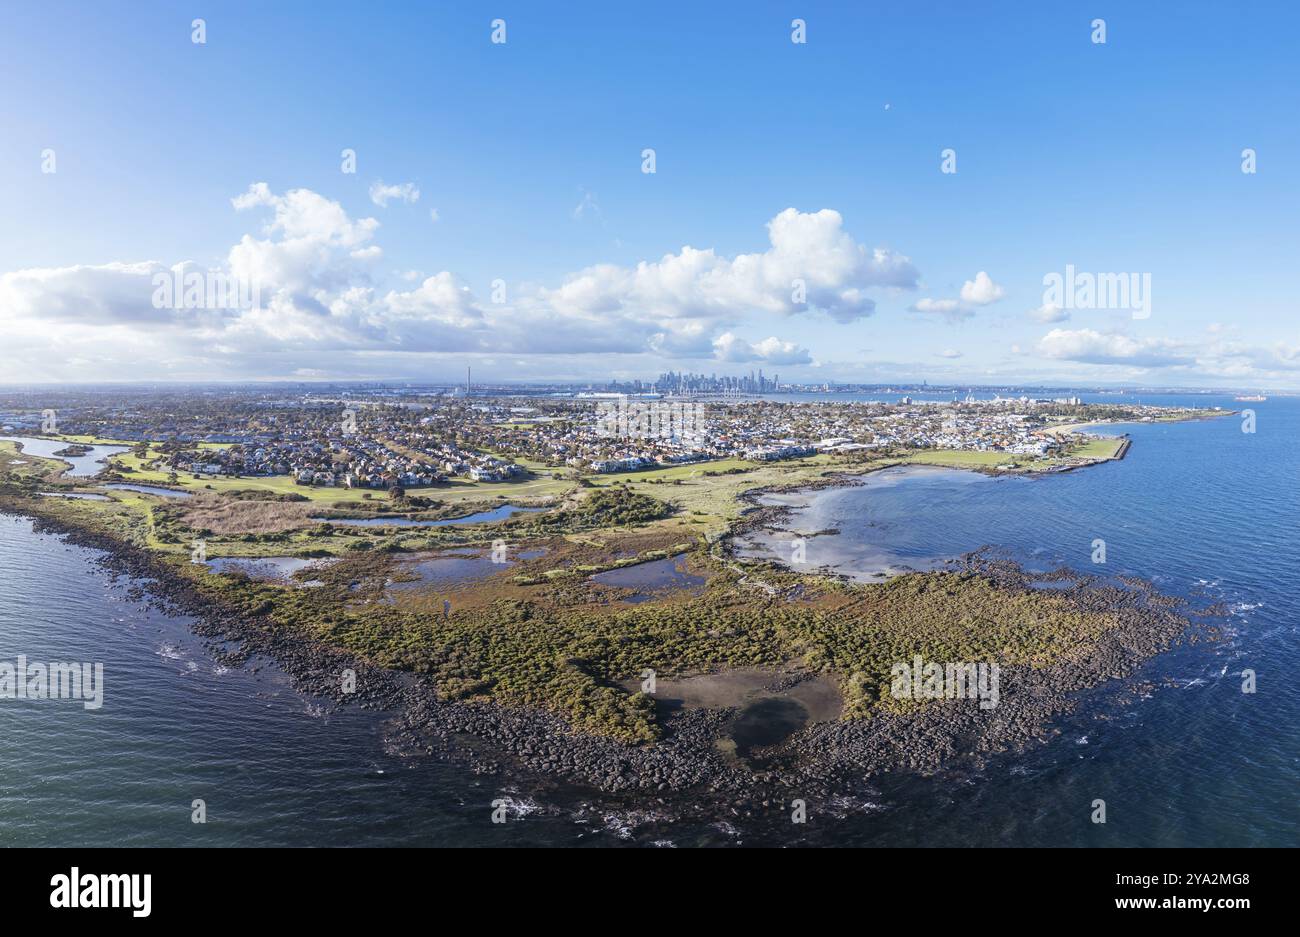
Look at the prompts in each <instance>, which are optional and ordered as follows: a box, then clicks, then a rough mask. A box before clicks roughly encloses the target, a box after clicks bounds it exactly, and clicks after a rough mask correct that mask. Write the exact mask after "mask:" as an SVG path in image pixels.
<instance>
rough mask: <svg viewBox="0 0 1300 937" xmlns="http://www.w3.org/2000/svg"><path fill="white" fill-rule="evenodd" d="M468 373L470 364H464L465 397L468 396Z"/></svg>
mask: <svg viewBox="0 0 1300 937" xmlns="http://www.w3.org/2000/svg"><path fill="white" fill-rule="evenodd" d="M469 373H470V366H469V365H465V396H466V397H468V396H469Z"/></svg>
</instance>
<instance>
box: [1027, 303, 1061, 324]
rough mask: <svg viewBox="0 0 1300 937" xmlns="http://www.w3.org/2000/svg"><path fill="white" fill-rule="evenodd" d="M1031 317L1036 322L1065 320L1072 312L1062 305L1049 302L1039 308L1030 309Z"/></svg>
mask: <svg viewBox="0 0 1300 937" xmlns="http://www.w3.org/2000/svg"><path fill="white" fill-rule="evenodd" d="M1029 318H1031V319H1033V320H1035V321H1036V322H1064V321H1066V320H1067V319H1069V318H1070V313H1069V311H1067V310H1065V309H1062V308H1061V307H1060V306H1056V305H1053V304H1052V303H1047V304H1045V305H1042V306H1039V307H1038V308H1037V309H1031V310H1029Z"/></svg>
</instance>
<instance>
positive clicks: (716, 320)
mask: <svg viewBox="0 0 1300 937" xmlns="http://www.w3.org/2000/svg"><path fill="white" fill-rule="evenodd" d="M231 204H232V206H233V207H234V208H235V209H237V210H238V211H241V212H250V213H251V212H260V213H262V214H264V215H265V221H264V222H263V223H262V224H260V225H259V226H258V228H259V229H260V230H257V232H256V233H250V234H245V235H244V236H243V237H241V238H240V239H239V241H238V243H236V244H235V245H234V246H232V247H231V248H230V250H229V252H228V255H227V258H226V262H225V264H224V265H223V266H222V267H221V268H219V269H218V270H217V271H215V273H219V274H221V275H223V276H229V277H232V278H242V279H246V280H247V281H249V282H251V283H253V284H255V285H256V287H257V289H258V291H259V294H260V300H261V302H260V305H258V306H257V307H256V308H247V309H245V308H234V307H233V305H232V306H231V307H229V308H226V307H223V308H218V309H203V308H200V309H185V308H181V309H174V308H166V309H155V308H154V305H153V303H152V301H151V299H152V290H153V285H152V281H153V277H154V276H156V275H157V274H159V273H166V272H170V271H179V272H180V273H181V274H184V273H186V272H200V273H211V272H213V271H205V270H204V269H203V268H200V267H198V266H196V265H194V264H192V263H182V264H178V265H176V266H175V267H174V268H172V267H167V266H166V265H164V264H163V263H161V262H158V261H144V262H139V263H120V262H114V263H108V264H103V265H76V266H69V267H60V268H44V269H29V270H17V271H13V272H10V273H6V274H3V275H0V329H2V330H3V334H4V335H5V336H6V339H7V340H8V341H9V344H10V347H12V348H13V349H14V353H15V354H19V355H27V356H29V357H30V358H32V360H34V361H37V362H40V363H41V364H33V365H31V366H30V368H29V370H30V371H31V372H32V373H41V374H45V371H42V370H40V368H41V367H44V363H48V364H49V367H50V368H51V369H53V370H52V371H51V373H54V371H57V368H56V366H55V363H56V362H57V363H59V364H58V367H63V366H64V365H67V366H68V367H70V366H71V365H70V364H68V363H69V362H73V361H78V360H83V361H91V362H98V364H95V365H93V366H92V367H91V368H90V369H89V370H86V369H84V368H83V369H82V370H80V371H79V372H78V373H77V374H76V375H75V376H80V377H86V378H90V377H117V378H125V377H167V376H176V377H185V378H187V379H192V378H207V377H231V378H233V377H238V376H242V375H257V376H272V377H274V376H285V375H291V374H295V373H302V374H312V375H317V374H320V375H327V374H328V375H336V376H373V375H375V374H376V373H378V375H379V376H383V375H384V374H385V373H386V372H385V370H384V369H385V367H386V366H387V365H384V364H381V362H388V363H390V364H391V362H393V361H394V360H398V361H400V360H405V359H404V358H403V357H402V356H409V355H412V354H417V355H438V354H456V355H463V354H475V355H502V356H509V357H510V360H517V358H518V356H568V358H570V359H573V360H578V359H580V358H581V357H582V356H583V355H593V354H601V355H622V356H628V358H629V359H632V358H637V359H638V360H639V361H641V362H642V363H641V364H638V365H637V366H638V367H643V366H646V365H645V364H644V362H652V361H654V360H655V359H656V358H659V359H660V360H662V359H663V358H679V359H689V358H698V359H710V358H712V359H715V360H723V361H728V362H742V361H743V362H762V363H768V364H772V365H778V364H779V365H800V364H808V363H810V362H811V361H812V357H811V354H810V353H809V351H808V350H807V349H806V348H804V347H802V346H800V345H798V344H797V343H796V342H793V341H788V340H785V339H782V338H779V337H777V336H771V337H768V338H765V339H763V340H761V341H753V342H750V341H747V340H745V339H742V338H740V337H739V334H738V332H739V329H738V327H739V326H742V325H747V324H750V325H752V323H753V321H754V319H755V317H756V316H761V315H763V314H764V313H775V314H778V315H786V316H791V315H796V314H806V313H807V311H809V310H813V311H816V312H819V313H821V314H825V315H826V316H828V317H830V318H832V319H836V320H839V321H844V322H848V321H852V320H854V319H857V318H860V317H861V316H864V315H867V314H869V313H870V312H871V311H872V310H873V309H874V302H873V301H872V299H871V298H870V297H869V296H868V295H867V292H868V291H870V290H872V289H906V288H911V287H914V286H915V283H916V278H917V273H916V270H915V268H913V267H912V265H911V262H910V261H909V260H908V259H907V258H906V257H903V256H901V255H898V254H895V253H893V252H891V251H889V250H885V249H879V248H877V249H871V248H866V247H864V246H862V245H861V244H859V243H857V242H856V241H854V240H853V239H852V238H851V237H849V236H848V235H847V234H846V233H845V232H844V231H843V230H842V221H841V218H840V216H839V214H838V213H837V212H834V211H830V210H823V211H819V212H815V213H811V214H802V213H800V212H797V211H795V210H794V209H788V210H786V211H783V212H781V213H780V214H778V215H777V216H775V217H774V218H773V219H772V221H771V223H770V224H769V225H768V236H769V242H770V246H769V247H768V249H766V250H765V251H762V252H759V253H751V254H739V255H736V256H732V257H725V256H721V255H719V254H717V253H716V252H714V251H713V250H702V249H696V248H692V247H684V248H682V250H681V251H679V252H677V253H673V254H668V255H666V256H664V257H662V258H660V259H659V260H657V261H646V262H642V263H639V264H637V265H635V266H632V267H623V266H616V265H608V264H605V265H597V266H593V267H589V268H587V269H585V270H581V271H579V272H577V273H575V274H573V275H571V276H568V277H565V278H564V279H563V280H562V281H561V282H560V284H559V285H558V286H556V287H554V288H546V287H538V286H532V287H529V286H519V287H517V288H514V289H512V290H511V301H510V302H509V303H502V304H498V303H492V302H488V301H487V300H486V298H480V297H478V296H476V295H475V293H474V291H473V290H472V289H471V287H470V285H469V284H467V283H465V282H462V281H461V280H460V279H459V278H457V277H456V276H455V275H454V274H453V273H451V272H449V271H442V272H439V273H435V274H433V275H431V276H425V275H424V274H422V273H419V272H417V271H411V270H408V271H406V272H405V273H402V272H394V273H393V277H394V281H395V282H399V283H402V281H405V282H404V283H402V286H401V288H398V289H389V290H380V289H377V288H376V286H375V280H376V277H375V274H376V272H377V266H376V265H377V263H378V262H379V261H380V260H381V259H382V258H383V256H384V254H383V249H382V248H381V247H380V245H379V244H378V243H377V242H376V240H377V239H376V235H377V233H378V231H379V227H380V226H379V222H378V221H376V220H375V219H374V218H353V217H351V216H349V214H348V213H347V212H346V211H345V210H344V209H343V208H342V206H341V205H340V204H339V203H338V202H336V201H334V200H332V199H329V198H326V197H324V196H322V195H320V194H318V193H315V192H312V191H310V190H307V189H291V190H288V191H287V192H283V193H277V192H274V191H272V190H271V188H270V187H269V186H268V185H267V184H265V183H260V182H259V183H254V184H253V185H250V186H249V188H248V189H247V191H245V192H243V193H241V194H240V195H238V196H236V197H235V198H233V199H232V200H231ZM795 278H802V279H803V280H804V283H805V285H806V290H807V299H808V302H807V304H806V305H800V304H798V303H796V302H794V301H793V299H792V295H791V290H792V285H791V281H792V280H794V279H795ZM142 355H143V356H144V357H142ZM376 369H378V370H377V372H376ZM417 370H418V369H417ZM69 376H73V375H69ZM42 379H48V378H42Z"/></svg>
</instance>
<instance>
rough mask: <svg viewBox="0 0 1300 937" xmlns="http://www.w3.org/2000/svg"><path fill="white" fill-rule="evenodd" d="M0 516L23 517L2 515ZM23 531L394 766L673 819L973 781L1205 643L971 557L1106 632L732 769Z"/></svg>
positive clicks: (671, 734) (694, 717)
mask: <svg viewBox="0 0 1300 937" xmlns="http://www.w3.org/2000/svg"><path fill="white" fill-rule="evenodd" d="M838 483H839V484H842V483H843V482H842V480H841V481H839V482H838ZM805 487H806V486H805ZM0 510H7V511H8V512H10V513H23V514H27V515H29V516H30V514H31V513H33V512H31V511H27V510H24V509H23V508H22V507H19V508H15V507H13V506H10V507H8V508H5V507H3V506H0ZM37 529H38V530H40V531H47V532H54V533H59V534H63V535H66V536H67V538H68V540H69V542H71V543H74V544H77V545H82V546H86V547H91V548H94V549H96V550H101V551H103V552H104V556H103V558H102V562H103V564H104V565H105V566H106V568H108V569H109V570H110V571H111V572H113V573H114V574H117V575H123V576H129V577H131V578H133V579H134V580H137V583H136V585H135V587H134V588H135V592H136V593H137V595H138V596H139V597H141V598H144V597H146V596H147V597H148V598H150V599H152V600H154V601H155V602H157V603H158V604H159V605H160V606H161V607H162V608H163V609H164V610H165V611H167V612H168V613H171V614H177V615H185V616H188V617H189V618H190V619H191V620H192V626H191V627H192V629H193V630H194V632H195V633H196V634H198V635H200V636H201V637H203V638H205V639H206V641H207V644H208V646H209V648H210V650H211V653H212V654H213V656H214V657H215V658H216V659H217V660H218V661H220V662H222V663H224V664H227V665H244V666H255V665H254V664H252V663H251V662H252V661H253V660H254V659H255V658H257V657H264V658H267V659H269V660H272V661H274V662H275V664H276V665H277V666H278V667H279V668H280V669H281V670H282V671H283V672H284V673H285V674H287V675H288V676H289V677H290V679H291V680H292V682H293V685H294V687H295V688H296V689H297V690H298V691H299V692H301V693H304V694H306V695H309V696H312V697H316V698H318V699H322V700H329V701H331V702H332V703H333V704H335V705H345V704H354V705H360V706H362V707H365V708H367V709H371V710H374V711H376V712H377V713H380V714H382V716H383V717H384V718H385V719H386V736H387V744H388V746H389V748H390V749H391V750H392V751H393V752H395V753H396V754H399V755H404V756H410V757H418V756H422V755H424V756H435V757H439V758H442V759H445V760H448V761H451V762H455V763H458V764H461V765H463V766H465V767H466V768H467V769H468V770H471V771H473V772H475V773H479V774H491V775H503V774H504V775H507V776H509V777H511V778H514V779H520V780H529V781H534V782H539V783H561V782H563V783H569V784H574V785H579V786H581V787H584V788H590V789H594V790H595V791H599V792H601V793H602V794H604V795H609V796H611V797H616V798H617V797H628V798H635V799H636V802H638V803H646V802H647V801H648V800H653V801H654V802H656V803H658V804H659V805H660V806H661V807H663V808H664V809H665V810H668V811H670V812H673V813H676V814H680V815H688V814H689V815H699V816H710V817H713V816H727V815H731V816H743V815H751V814H753V813H755V812H762V811H764V810H766V809H768V808H770V807H772V806H773V805H784V804H785V803H786V802H787V801H788V800H789V799H791V798H795V797H798V798H802V799H804V800H805V801H807V802H809V803H812V802H813V801H814V800H825V801H829V800H831V799H833V798H836V797H839V796H842V795H849V794H852V793H855V792H856V791H858V790H859V789H862V788H863V787H864V785H865V782H866V780H867V779H869V778H870V777H871V776H873V775H875V774H878V773H880V772H885V771H912V772H919V773H924V774H929V773H935V772H939V771H947V770H950V769H959V768H960V767H961V766H963V765H965V764H969V765H971V766H972V767H978V765H979V764H980V763H981V762H982V761H983V760H985V759H987V758H988V757H990V756H992V755H993V754H995V753H998V752H1006V751H1016V750H1020V749H1023V748H1024V747H1026V746H1028V745H1031V744H1035V743H1039V742H1041V741H1043V740H1046V739H1049V738H1050V737H1051V735H1052V734H1053V729H1052V722H1053V720H1054V719H1056V718H1058V717H1060V716H1061V715H1063V714H1066V713H1069V712H1072V711H1074V710H1075V709H1076V708H1077V707H1078V706H1080V705H1081V703H1083V702H1085V701H1086V700H1087V699H1088V698H1089V696H1090V691H1093V690H1096V689H1097V688H1099V687H1103V686H1108V685H1109V686H1115V685H1116V682H1117V681H1119V682H1121V683H1124V685H1122V686H1116V688H1117V689H1119V690H1120V691H1121V694H1122V693H1132V692H1135V691H1136V690H1140V689H1144V688H1145V685H1144V686H1142V687H1134V686H1132V685H1131V684H1130V683H1126V682H1124V681H1123V678H1126V677H1130V676H1132V675H1133V674H1134V673H1135V672H1136V671H1137V670H1138V669H1139V668H1140V667H1141V666H1142V664H1143V663H1144V662H1146V661H1148V660H1150V659H1151V658H1152V657H1154V656H1155V655H1157V654H1159V653H1161V652H1162V651H1164V650H1166V649H1168V648H1169V647H1171V646H1172V645H1173V644H1175V643H1176V642H1178V641H1179V640H1180V639H1183V638H1185V637H1187V636H1188V634H1189V629H1190V630H1192V631H1196V632H1197V634H1196V636H1197V637H1200V636H1204V635H1207V636H1211V637H1212V636H1213V629H1207V628H1202V629H1199V630H1198V629H1197V628H1196V626H1194V625H1193V624H1192V623H1191V622H1190V621H1189V619H1188V618H1186V617H1184V615H1183V614H1180V611H1181V608H1180V606H1181V602H1180V601H1179V600H1175V599H1172V598H1169V597H1166V596H1163V595H1161V594H1159V593H1158V592H1156V591H1155V590H1154V588H1152V587H1151V586H1150V585H1148V584H1145V583H1140V582H1136V581H1133V582H1125V583H1122V584H1120V585H1114V584H1107V583H1103V582H1100V581H1096V580H1094V579H1090V578H1088V577H1078V576H1076V575H1075V574H1073V573H1068V571H1064V570H1062V571H1057V572H1055V573H1050V574H1044V575H1037V574H1030V573H1027V572H1025V571H1024V570H1022V569H1021V568H1020V567H1018V566H1017V565H1016V564H1014V563H1011V562H1009V561H999V560H994V559H990V558H989V557H987V556H985V555H984V554H982V553H977V554H971V555H968V556H966V557H963V558H962V559H961V560H960V564H961V565H962V567H963V568H964V569H965V570H967V571H969V572H972V573H976V574H978V575H981V576H987V577H989V578H990V579H993V580H994V581H996V582H997V584H998V585H999V586H1001V587H1003V588H1008V589H1031V588H1034V587H1035V585H1036V584H1038V583H1044V582H1050V583H1054V584H1057V585H1065V586H1066V588H1062V589H1060V590H1058V594H1061V595H1064V596H1066V597H1068V599H1069V601H1070V602H1071V604H1072V605H1074V606H1075V607H1076V608H1078V609H1079V610H1083V611H1090V612H1096V613H1107V614H1108V615H1110V616H1111V617H1112V618H1113V619H1114V624H1113V626H1112V627H1111V628H1109V629H1108V631H1107V632H1106V633H1105V634H1104V635H1103V636H1102V637H1101V638H1100V640H1098V641H1097V642H1094V643H1093V644H1090V645H1089V647H1088V648H1087V649H1086V652H1081V653H1079V654H1077V655H1075V656H1073V657H1071V658H1069V659H1063V660H1059V661H1057V662H1054V663H1051V664H1050V665H1046V666H1041V667H1004V668H1003V670H1002V685H1001V702H1000V705H999V706H997V708H995V709H993V710H983V709H980V708H979V706H978V701H976V700H944V701H931V702H928V703H926V704H925V705H922V706H920V707H918V708H917V709H916V710H915V711H913V712H910V713H908V714H906V715H895V714H890V713H880V714H877V715H874V716H873V717H872V718H870V719H862V720H855V721H835V722H822V723H813V724H810V725H807V726H805V727H804V728H802V729H800V730H798V731H795V732H794V733H793V734H792V735H790V736H789V737H787V738H785V739H784V740H782V741H781V742H779V743H778V744H774V745H771V746H768V747H765V748H760V749H757V750H755V751H752V752H751V753H750V756H751V757H750V759H749V760H745V759H741V758H737V757H736V756H735V754H734V745H733V746H731V749H732V750H731V751H729V750H728V744H727V742H728V740H729V733H730V731H731V729H732V727H733V726H734V724H735V721H736V719H737V718H738V716H739V715H740V710H739V708H738V707H727V708H717V709H704V708H699V709H684V710H681V711H679V712H676V713H674V714H671V715H669V716H668V717H667V718H666V719H665V721H664V736H663V738H662V739H661V740H660V741H659V742H657V743H655V744H653V745H628V744H624V743H620V742H617V741H613V740H610V739H607V738H603V737H597V736H592V735H587V734H582V733H578V732H575V731H573V730H572V729H571V728H570V727H569V725H568V724H567V723H566V722H565V720H563V719H562V718H560V717H559V716H557V715H554V714H552V713H549V712H545V711H539V710H526V709H518V708H508V707H503V706H500V705H498V704H495V703H492V702H453V701H446V700H442V699H440V698H439V697H438V695H437V692H436V687H435V686H434V684H433V682H432V680H431V679H430V678H428V677H425V676H422V675H417V674H411V673H406V672H396V671H391V670H387V669H385V668H381V667H376V666H374V665H371V664H368V663H367V662H365V661H364V660H360V659H358V658H357V657H356V656H354V655H352V654H349V653H347V652H344V651H340V650H339V649H337V648H333V647H329V646H326V645H323V644H322V643H320V642H319V641H316V640H312V639H310V638H308V637H306V636H304V635H302V634H299V633H294V632H288V631H286V630H284V629H282V628H277V627H276V626H275V625H274V623H273V622H271V621H270V620H269V619H268V618H262V617H257V616H247V615H238V614H233V613H232V612H230V611H229V610H226V609H223V608H222V607H220V605H219V604H217V603H216V602H214V600H213V599H212V597H211V596H209V595H207V594H206V593H204V592H202V591H201V590H199V589H198V588H197V587H196V586H195V585H194V584H193V583H191V582H190V581H188V580H187V579H186V578H185V577H184V576H182V575H179V574H177V573H176V572H175V571H174V570H173V569H172V568H170V566H169V565H168V564H167V563H166V562H164V561H162V560H161V559H159V558H158V557H156V556H154V555H152V554H150V553H149V552H148V551H146V550H143V549H140V548H136V547H132V546H128V545H123V544H122V543H120V542H119V541H117V540H115V539H114V538H112V537H109V536H105V535H102V534H98V533H94V532H90V531H86V530H83V529H80V528H78V527H76V526H74V525H70V524H67V523H65V522H63V521H62V520H60V519H57V518H52V517H49V516H48V515H46V516H40V517H38V520H37ZM349 669H350V670H352V671H354V672H355V674H356V689H355V692H353V693H345V692H344V690H343V686H344V684H343V680H342V674H343V672H344V671H345V670H349ZM799 679H801V678H800V677H799V676H798V675H793V676H792V675H791V674H789V673H788V672H774V673H773V675H772V684H771V686H770V687H769V688H768V689H769V690H770V691H771V692H772V693H773V694H774V695H778V694H779V693H780V692H781V691H782V689H784V688H788V687H789V686H791V685H793V684H794V683H797V682H798V681H799ZM1112 702H1113V701H1112Z"/></svg>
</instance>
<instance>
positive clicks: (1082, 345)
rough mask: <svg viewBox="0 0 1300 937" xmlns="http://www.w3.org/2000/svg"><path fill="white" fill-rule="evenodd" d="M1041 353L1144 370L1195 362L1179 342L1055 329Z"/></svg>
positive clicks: (1041, 343) (1046, 337) (1041, 342)
mask: <svg viewBox="0 0 1300 937" xmlns="http://www.w3.org/2000/svg"><path fill="white" fill-rule="evenodd" d="M1038 351H1039V353H1040V354H1041V355H1043V356H1044V357H1047V358H1056V359H1058V360H1065V361H1081V362H1084V363H1086V364H1121V365H1128V366H1130V367H1143V368H1161V367H1169V366H1172V365H1186V364H1191V363H1193V362H1194V361H1195V356H1194V355H1192V354H1189V353H1188V350H1187V349H1186V348H1185V347H1184V346H1182V345H1180V344H1179V343H1177V342H1172V341H1169V340H1167V339H1161V338H1133V337H1132V336H1129V335H1124V334H1122V333H1119V332H1097V331H1095V330H1093V329H1073V330H1071V329H1052V331H1050V332H1048V333H1047V334H1046V335H1044V336H1043V337H1042V338H1041V339H1039V341H1038Z"/></svg>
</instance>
